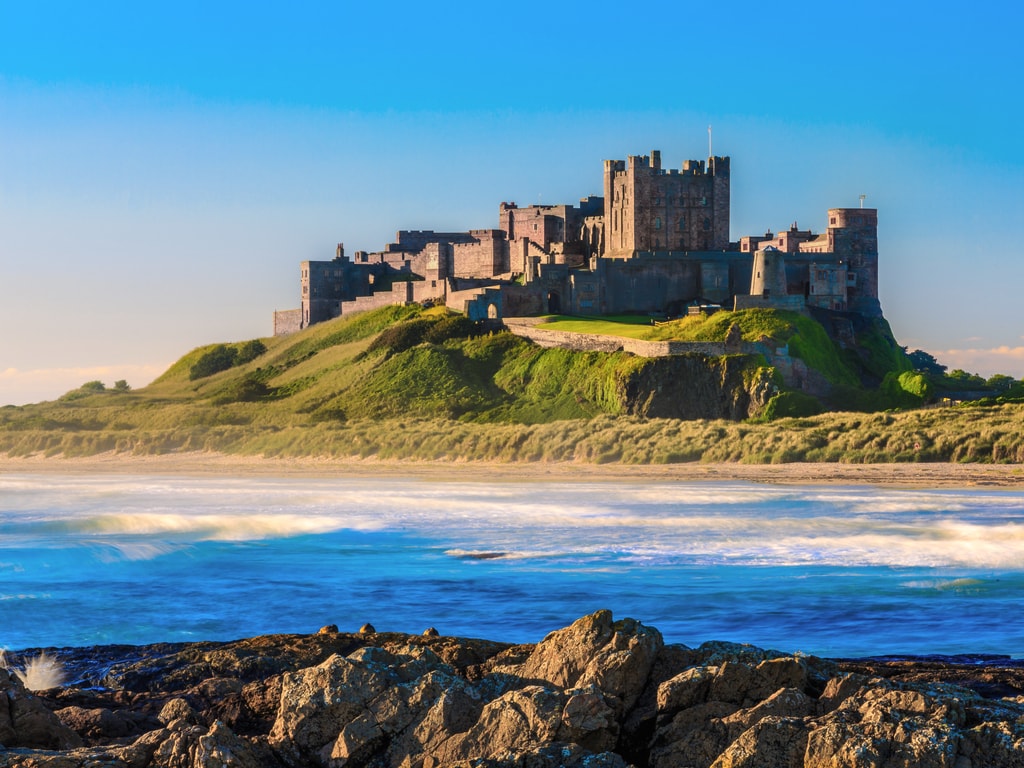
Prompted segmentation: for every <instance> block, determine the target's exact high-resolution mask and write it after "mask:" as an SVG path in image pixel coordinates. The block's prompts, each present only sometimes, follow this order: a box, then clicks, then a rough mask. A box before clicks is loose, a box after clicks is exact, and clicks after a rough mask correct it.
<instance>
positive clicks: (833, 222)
mask: <svg viewBox="0 0 1024 768" xmlns="http://www.w3.org/2000/svg"><path fill="white" fill-rule="evenodd" d="M828 223H829V224H835V223H836V217H835V216H833V217H832V218H831V219H829V220H828Z"/></svg>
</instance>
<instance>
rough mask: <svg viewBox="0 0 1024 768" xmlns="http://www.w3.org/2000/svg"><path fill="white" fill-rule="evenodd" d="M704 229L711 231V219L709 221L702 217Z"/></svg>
mask: <svg viewBox="0 0 1024 768" xmlns="http://www.w3.org/2000/svg"><path fill="white" fill-rule="evenodd" d="M704 229H705V230H708V229H711V219H709V218H708V217H707V216H705V217H704Z"/></svg>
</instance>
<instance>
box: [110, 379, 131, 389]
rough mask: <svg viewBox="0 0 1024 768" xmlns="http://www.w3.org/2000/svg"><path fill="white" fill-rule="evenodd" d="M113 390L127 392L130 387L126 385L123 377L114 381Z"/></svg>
mask: <svg viewBox="0 0 1024 768" xmlns="http://www.w3.org/2000/svg"><path fill="white" fill-rule="evenodd" d="M114 390H115V391H117V392H128V391H130V390H131V387H130V386H128V382H127V381H125V380H124V379H118V380H117V381H115V382H114Z"/></svg>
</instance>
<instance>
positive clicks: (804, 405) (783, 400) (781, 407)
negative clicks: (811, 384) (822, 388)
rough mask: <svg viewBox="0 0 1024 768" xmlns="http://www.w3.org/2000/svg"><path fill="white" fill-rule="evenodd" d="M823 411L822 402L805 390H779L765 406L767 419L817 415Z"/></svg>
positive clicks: (764, 416)
mask: <svg viewBox="0 0 1024 768" xmlns="http://www.w3.org/2000/svg"><path fill="white" fill-rule="evenodd" d="M821 412H822V407H821V403H819V402H818V401H817V400H815V399H814V398H813V397H811V396H810V395H805V394H804V393H803V392H779V394H777V395H773V396H772V398H771V399H770V400H769V401H768V404H767V405H766V406H765V407H764V413H763V414H762V417H763V418H764V419H765V420H766V421H772V420H774V419H781V418H785V417H794V416H816V415H817V414H819V413H821Z"/></svg>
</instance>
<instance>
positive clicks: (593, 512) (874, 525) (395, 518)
mask: <svg viewBox="0 0 1024 768" xmlns="http://www.w3.org/2000/svg"><path fill="white" fill-rule="evenodd" d="M604 608H607V609H610V610H611V611H612V612H613V614H614V616H615V617H616V618H624V617H632V618H634V619H637V620H639V621H641V622H642V623H643V624H645V625H649V626H653V627H657V628H658V629H659V630H660V631H661V632H662V634H663V635H664V637H665V640H666V641H667V642H670V643H684V644H687V645H690V646H696V645H699V644H700V643H703V642H705V641H710V640H727V641H732V642H742V643H750V644H753V645H756V646H759V647H762V648H772V649H777V650H781V651H785V652H789V653H806V654H814V655H819V656H826V657H833V658H837V657H844V658H849V657H862V656H892V655H896V656H898V655H927V654H941V655H958V654H998V655H1008V656H1011V657H1014V658H1018V657H1024V611H1022V609H1024V489H999V490H983V489H977V488H967V489H945V488H944V489H939V490H927V489H926V490H919V489H914V490H903V489H892V488H879V487H872V486H858V485H807V486H789V485H785V486H783V485H768V484H758V483H749V482H703V481H702V482H665V481H644V482H622V481H607V482H605V481H592V480H586V481H583V480H580V481H574V480H571V479H570V480H557V481H534V482H530V481H522V482H516V481H506V480H500V481H496V482H461V481H451V480H445V479H422V478H416V479H401V478H395V477H359V478H354V477H336V478H312V477H296V476H290V477H266V476H239V477H228V476H213V475H210V476H206V475H177V476H172V475H152V476H148V475H142V474H140V475H128V474H120V473H118V474H88V475H87V474H72V473H67V474H53V473H45V474H33V473H21V474H0V647H3V648H6V649H9V650H20V649H27V648H44V647H67V646H89V645H97V644H122V643H124V644H144V643H154V642H180V641H197V640H231V639H238V638H241V637H247V636H251V635H256V634H267V633H309V632H316V631H317V630H318V629H319V628H320V627H322V626H325V625H330V624H334V625H337V626H338V628H339V629H340V630H341V631H353V632H354V631H357V630H358V629H359V627H360V626H361V625H363V624H364V623H370V624H372V625H373V627H374V628H375V629H376V630H377V631H378V632H406V633H416V634H418V633H421V632H423V631H424V630H425V629H426V628H428V627H435V628H436V629H437V630H438V631H439V632H440V633H441V634H444V635H459V636H467V637H479V638H487V639H493V640H503V641H509V642H536V641H539V640H540V639H542V638H543V637H544V636H545V635H546V634H547V633H548V632H550V631H552V630H555V629H558V628H560V627H563V626H566V625H568V624H569V623H571V622H572V621H573V620H575V619H577V618H579V617H580V616H583V615H585V614H589V613H592V612H594V611H596V610H598V609H604Z"/></svg>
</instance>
